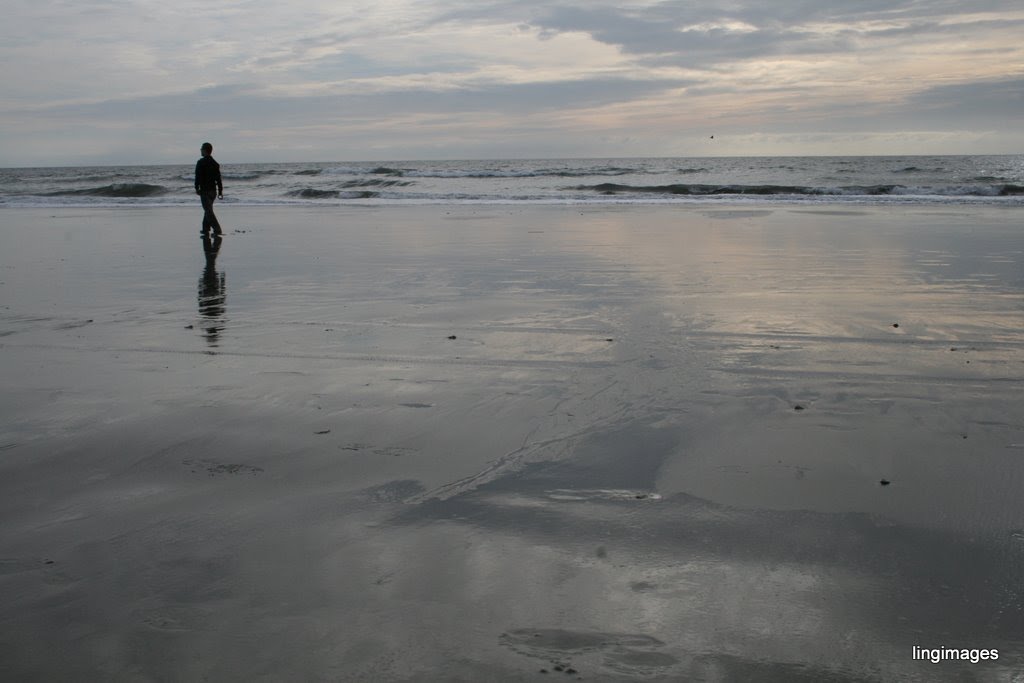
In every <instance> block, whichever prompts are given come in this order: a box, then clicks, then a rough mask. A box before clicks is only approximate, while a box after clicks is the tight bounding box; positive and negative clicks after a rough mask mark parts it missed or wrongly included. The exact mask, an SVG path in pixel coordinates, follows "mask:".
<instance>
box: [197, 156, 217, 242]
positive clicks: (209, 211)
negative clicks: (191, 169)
mask: <svg viewBox="0 0 1024 683" xmlns="http://www.w3.org/2000/svg"><path fill="white" fill-rule="evenodd" d="M200 152H201V153H202V155H203V157H202V158H201V159H200V160H199V161H198V162H196V194H197V195H199V199H200V201H202V203H203V229H202V230H201V231H200V234H202V235H209V234H210V229H211V228H212V229H213V234H215V235H219V234H221V231H220V223H219V222H218V221H217V216H216V214H214V213H213V200H214V199H216V198H217V197H220V198H221V199H224V184H223V183H222V182H221V180H220V164H218V163H217V161H216V160H215V159H214V158H213V145H211V144H210V143H209V142H204V143H203V146H202V147H200Z"/></svg>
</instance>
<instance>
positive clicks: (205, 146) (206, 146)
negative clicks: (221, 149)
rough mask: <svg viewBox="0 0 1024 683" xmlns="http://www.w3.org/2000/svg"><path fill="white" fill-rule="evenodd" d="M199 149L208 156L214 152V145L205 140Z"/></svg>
mask: <svg viewBox="0 0 1024 683" xmlns="http://www.w3.org/2000/svg"><path fill="white" fill-rule="evenodd" d="M199 151H200V152H201V153H202V155H203V156H204V157H208V156H210V155H211V154H213V145H211V144H210V143H209V142H204V143H203V146H202V147H200V148H199Z"/></svg>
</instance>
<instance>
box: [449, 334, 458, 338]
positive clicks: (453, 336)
mask: <svg viewBox="0 0 1024 683" xmlns="http://www.w3.org/2000/svg"><path fill="white" fill-rule="evenodd" d="M448 338H449V339H458V337H456V336H455V335H454V334H453V335H452V336H450V337H448Z"/></svg>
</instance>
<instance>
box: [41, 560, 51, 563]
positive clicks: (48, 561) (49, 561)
mask: <svg viewBox="0 0 1024 683" xmlns="http://www.w3.org/2000/svg"><path fill="white" fill-rule="evenodd" d="M43 564H53V560H47V561H46V562H44V563H43Z"/></svg>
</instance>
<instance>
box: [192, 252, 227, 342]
mask: <svg viewBox="0 0 1024 683" xmlns="http://www.w3.org/2000/svg"><path fill="white" fill-rule="evenodd" d="M222 241H223V240H222V239H221V237H220V235H218V236H216V237H214V238H213V240H212V241H211V240H210V237H209V235H203V251H204V252H205V253H206V267H205V268H203V275H202V277H200V278H199V315H201V316H203V318H205V319H206V320H205V321H203V323H202V328H203V336H204V337H205V338H206V343H207V344H209V345H210V346H217V337H218V335H220V331H221V330H223V329H224V308H225V306H224V304H225V300H226V299H227V283H226V282H225V278H224V273H223V272H220V273H218V272H217V254H219V253H220V245H221V242H222Z"/></svg>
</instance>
